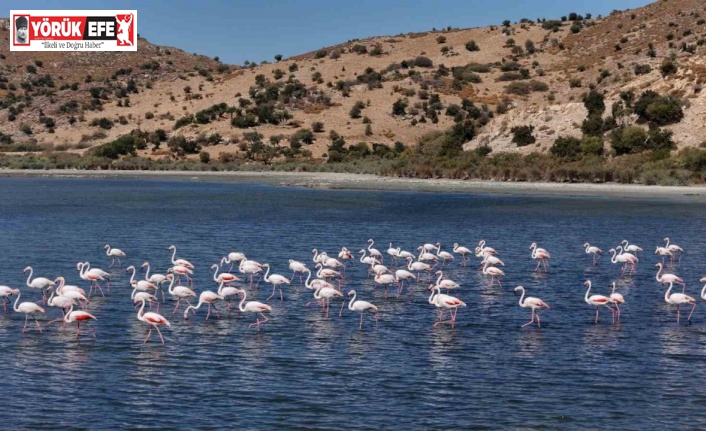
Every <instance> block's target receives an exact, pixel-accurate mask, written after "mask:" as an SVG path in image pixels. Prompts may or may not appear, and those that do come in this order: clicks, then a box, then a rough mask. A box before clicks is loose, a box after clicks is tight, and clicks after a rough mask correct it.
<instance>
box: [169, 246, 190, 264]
mask: <svg viewBox="0 0 706 431" xmlns="http://www.w3.org/2000/svg"><path fill="white" fill-rule="evenodd" d="M169 250H171V252H172V265H174V266H185V267H187V268H189V269H194V265H192V264H191V262H189V261H188V260H186V259H175V257H176V246H174V245H170V246H169Z"/></svg>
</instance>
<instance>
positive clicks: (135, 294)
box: [130, 286, 159, 311]
mask: <svg viewBox="0 0 706 431" xmlns="http://www.w3.org/2000/svg"><path fill="white" fill-rule="evenodd" d="M133 287H134V288H133V289H132V294H131V295H130V299H132V301H133V303H134V304H137V303H138V302H139V301H142V300H145V301H146V302H149V304H150V310H151V309H152V303H153V302H154V303H156V304H157V311H159V300H158V299H157V297H156V296H154V295H152V294H151V293H149V292H145V291H142V292H140V291H138V290H137V286H133ZM135 307H137V305H135Z"/></svg>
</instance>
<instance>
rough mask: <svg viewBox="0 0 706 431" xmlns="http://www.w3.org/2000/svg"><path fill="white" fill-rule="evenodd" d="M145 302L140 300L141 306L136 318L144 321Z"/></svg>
mask: <svg viewBox="0 0 706 431" xmlns="http://www.w3.org/2000/svg"><path fill="white" fill-rule="evenodd" d="M144 316H145V300H144V299H143V300H142V306H141V307H140V310H139V311H138V312H137V318H138V319H140V320H142V321H144V320H145V317H144Z"/></svg>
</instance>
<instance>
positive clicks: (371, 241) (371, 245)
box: [368, 239, 375, 251]
mask: <svg viewBox="0 0 706 431" xmlns="http://www.w3.org/2000/svg"><path fill="white" fill-rule="evenodd" d="M368 242H369V243H370V244H369V245H368V251H370V249H371V248H372V247H373V244H375V241H373V240H372V239H369V240H368Z"/></svg>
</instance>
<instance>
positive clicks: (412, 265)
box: [407, 257, 436, 279]
mask: <svg viewBox="0 0 706 431" xmlns="http://www.w3.org/2000/svg"><path fill="white" fill-rule="evenodd" d="M434 266H436V265H434ZM434 266H431V265H429V264H428V263H424V262H419V261H416V262H415V261H413V260H412V258H411V257H408V258H407V269H408V270H410V271H416V272H417V278H419V271H426V272H427V276H428V277H427V279H429V278H431V271H432V269H434Z"/></svg>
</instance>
